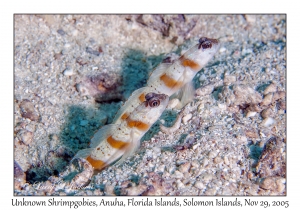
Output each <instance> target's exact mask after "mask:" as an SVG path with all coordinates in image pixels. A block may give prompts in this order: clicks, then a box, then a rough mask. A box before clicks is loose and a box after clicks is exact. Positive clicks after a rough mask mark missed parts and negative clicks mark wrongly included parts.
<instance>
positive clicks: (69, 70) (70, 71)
mask: <svg viewBox="0 0 300 210" xmlns="http://www.w3.org/2000/svg"><path fill="white" fill-rule="evenodd" d="M73 74H74V72H73V69H66V70H64V71H63V75H65V76H72V75H73Z"/></svg>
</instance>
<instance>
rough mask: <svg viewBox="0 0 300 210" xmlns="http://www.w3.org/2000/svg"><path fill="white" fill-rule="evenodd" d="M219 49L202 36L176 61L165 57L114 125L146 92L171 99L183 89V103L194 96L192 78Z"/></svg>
mask: <svg viewBox="0 0 300 210" xmlns="http://www.w3.org/2000/svg"><path fill="white" fill-rule="evenodd" d="M219 48H220V42H219V41H218V40H217V39H211V38H207V37H201V38H200V39H199V41H198V43H197V44H196V45H194V46H193V47H191V48H190V49H189V50H187V51H186V52H185V53H184V54H183V55H181V56H179V57H178V58H177V59H171V58H170V57H167V58H165V59H164V60H163V62H162V63H161V64H160V65H159V66H157V67H156V68H155V69H154V70H153V72H152V73H151V75H150V77H149V79H148V81H147V85H146V87H144V88H141V89H138V90H136V91H134V92H133V93H132V95H131V96H130V97H129V98H128V100H127V101H126V102H125V103H124V105H123V106H122V107H121V108H120V109H119V111H118V112H117V114H116V115H115V118H114V120H113V123H114V124H119V123H121V122H122V120H123V118H126V116H127V115H130V114H131V113H132V111H133V110H134V109H135V108H136V107H137V106H139V105H140V104H141V103H142V102H143V101H144V100H145V95H146V92H155V93H160V94H166V95H168V96H169V97H171V96H172V95H173V94H175V93H177V92H178V91H179V90H180V89H182V90H183V94H182V95H183V97H185V102H184V103H185V104H186V103H187V102H188V100H190V99H188V98H192V97H193V87H192V82H191V81H192V79H193V78H194V76H195V75H196V74H197V73H198V72H199V71H200V70H201V69H202V68H203V67H204V66H205V65H206V64H207V63H208V62H209V61H210V60H211V59H212V58H213V56H214V55H215V53H216V52H217V51H218V49H219ZM190 95H192V96H190Z"/></svg>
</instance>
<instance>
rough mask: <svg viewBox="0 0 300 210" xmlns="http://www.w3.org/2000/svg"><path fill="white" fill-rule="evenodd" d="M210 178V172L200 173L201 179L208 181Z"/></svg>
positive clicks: (211, 177)
mask: <svg viewBox="0 0 300 210" xmlns="http://www.w3.org/2000/svg"><path fill="white" fill-rule="evenodd" d="M212 179H213V176H212V175H211V174H209V173H204V174H202V180H203V181H206V182H208V181H211V180H212Z"/></svg>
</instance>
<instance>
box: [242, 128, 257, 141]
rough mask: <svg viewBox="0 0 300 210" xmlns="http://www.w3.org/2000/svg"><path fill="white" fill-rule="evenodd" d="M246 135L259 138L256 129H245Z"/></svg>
mask: <svg viewBox="0 0 300 210" xmlns="http://www.w3.org/2000/svg"><path fill="white" fill-rule="evenodd" d="M245 135H246V136H247V137H249V138H254V139H257V138H258V133H257V131H255V130H254V129H247V130H245Z"/></svg>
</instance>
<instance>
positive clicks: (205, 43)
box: [201, 41, 212, 49]
mask: <svg viewBox="0 0 300 210" xmlns="http://www.w3.org/2000/svg"><path fill="white" fill-rule="evenodd" d="M201 47H202V49H207V48H211V47H212V44H211V41H205V42H203V43H202V44H201Z"/></svg>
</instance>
